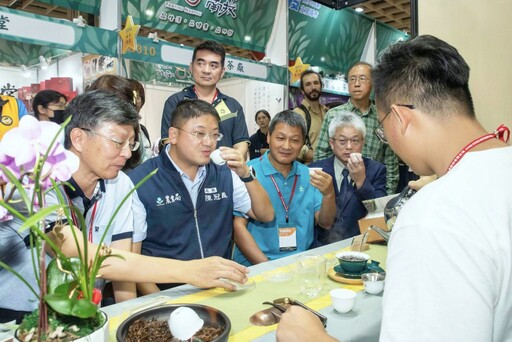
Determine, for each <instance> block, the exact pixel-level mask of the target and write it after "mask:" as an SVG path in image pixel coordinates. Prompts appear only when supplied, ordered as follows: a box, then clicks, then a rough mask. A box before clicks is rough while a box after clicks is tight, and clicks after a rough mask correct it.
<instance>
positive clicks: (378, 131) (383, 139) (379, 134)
mask: <svg viewBox="0 0 512 342" xmlns="http://www.w3.org/2000/svg"><path fill="white" fill-rule="evenodd" d="M396 106H400V107H406V108H409V109H415V108H416V106H415V105H410V104H396ZM392 111H393V109H392V108H391V107H390V108H389V110H388V112H387V113H386V115H384V117H383V118H382V120H380V121H379V124H378V125H377V128H375V130H374V131H373V134H375V136H376V137H377V138H379V140H380V141H381V142H383V143H384V144H387V143H388V140H387V139H386V135H385V134H384V127H382V123H383V122H384V120H386V118H387V117H388V115H389V113H391V112H392Z"/></svg>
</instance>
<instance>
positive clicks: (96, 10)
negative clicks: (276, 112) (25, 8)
mask: <svg viewBox="0 0 512 342" xmlns="http://www.w3.org/2000/svg"><path fill="white" fill-rule="evenodd" d="M39 1H40V2H45V3H47V4H51V5H55V6H61V7H65V8H71V9H74V10H77V11H80V12H85V13H90V14H94V15H99V14H100V6H101V0H39ZM104 1H116V0H104Z"/></svg>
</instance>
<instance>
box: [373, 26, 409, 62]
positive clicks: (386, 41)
mask: <svg viewBox="0 0 512 342" xmlns="http://www.w3.org/2000/svg"><path fill="white" fill-rule="evenodd" d="M376 35H377V57H378V56H379V55H380V53H381V52H382V51H384V50H385V49H386V48H387V47H388V46H389V45H392V44H395V43H396V42H399V41H403V40H407V39H409V36H408V35H407V34H405V33H403V32H402V31H399V30H397V29H394V28H392V27H389V26H388V25H385V24H382V23H379V22H377V34H376Z"/></svg>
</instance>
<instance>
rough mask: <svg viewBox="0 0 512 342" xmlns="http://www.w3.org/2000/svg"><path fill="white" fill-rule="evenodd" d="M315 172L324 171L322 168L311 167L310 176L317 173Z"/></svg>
mask: <svg viewBox="0 0 512 342" xmlns="http://www.w3.org/2000/svg"><path fill="white" fill-rule="evenodd" d="M315 170H318V171H322V168H321V167H310V168H309V175H310V176H312V175H313V174H314V173H315Z"/></svg>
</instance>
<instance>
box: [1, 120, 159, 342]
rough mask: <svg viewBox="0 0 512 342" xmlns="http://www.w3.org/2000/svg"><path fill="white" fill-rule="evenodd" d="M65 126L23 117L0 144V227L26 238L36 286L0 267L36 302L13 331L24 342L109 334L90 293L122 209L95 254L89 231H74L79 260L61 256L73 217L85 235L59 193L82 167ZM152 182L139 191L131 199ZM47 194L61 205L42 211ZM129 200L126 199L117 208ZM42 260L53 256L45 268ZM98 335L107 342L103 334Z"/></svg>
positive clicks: (108, 253)
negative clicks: (50, 222) (14, 225)
mask: <svg viewBox="0 0 512 342" xmlns="http://www.w3.org/2000/svg"><path fill="white" fill-rule="evenodd" d="M70 119H71V118H68V120H66V122H65V123H64V124H63V125H62V126H59V125H57V124H55V123H53V122H47V121H38V120H37V119H35V118H33V117H31V116H24V117H23V118H22V119H21V120H20V123H19V126H18V127H16V128H13V129H11V130H10V131H8V132H7V133H6V134H5V135H4V137H3V139H2V140H1V141H0V182H1V183H2V184H3V186H2V193H1V199H0V221H6V220H13V219H17V220H19V221H21V222H22V224H21V227H20V228H19V231H18V233H20V234H23V233H25V234H26V235H28V236H29V240H30V253H31V259H32V264H33V266H34V274H35V277H36V280H37V284H38V288H37V289H36V288H33V286H31V285H30V284H29V282H28V281H27V280H26V279H24V278H23V277H22V276H21V275H20V274H19V273H17V272H16V271H15V270H14V269H13V268H11V267H10V266H9V265H7V264H6V263H4V262H2V261H1V260H0V267H3V268H5V269H6V270H8V271H10V272H12V273H14V274H15V275H16V276H17V277H18V278H19V279H20V280H21V281H22V282H23V283H24V284H26V285H27V286H29V288H30V290H31V291H32V292H33V293H34V294H35V295H36V297H38V298H39V305H38V309H37V310H36V311H34V312H33V313H32V314H29V315H27V316H25V319H24V321H23V322H22V323H21V325H20V327H19V329H18V331H17V334H16V335H17V338H18V339H20V340H22V341H31V340H38V341H42V340H52V339H53V340H58V341H66V340H74V339H78V338H80V337H82V336H84V335H88V334H90V333H91V332H93V331H94V330H97V329H98V328H99V327H101V326H103V327H105V326H106V328H105V331H107V330H108V325H106V324H105V323H106V320H107V319H106V315H104V314H103V313H102V312H101V311H100V310H99V308H98V304H99V302H100V300H101V292H100V291H99V290H98V289H96V288H95V287H94V285H95V281H96V278H97V277H98V273H99V271H100V268H101V265H102V263H103V262H104V261H105V259H107V258H109V257H116V256H115V255H113V254H111V251H110V248H109V247H107V246H106V245H104V244H102V242H103V240H104V238H105V236H106V233H107V231H108V230H109V227H110V224H111V222H112V221H113V219H114V217H115V214H116V213H117V212H118V210H119V209H120V208H117V210H116V211H115V213H114V215H113V217H112V218H111V221H110V222H109V224H108V225H107V229H106V230H105V232H104V234H103V236H102V238H101V242H100V244H99V245H100V247H99V248H97V249H96V250H95V251H89V250H88V248H87V246H88V243H87V242H88V240H87V236H86V230H85V229H82V236H80V234H79V233H76V232H75V229H71V232H72V233H73V239H74V243H75V244H76V248H77V252H78V253H77V254H78V258H70V257H68V256H66V255H65V254H64V253H63V252H62V250H61V248H60V247H61V243H62V242H63V235H62V233H61V232H62V229H66V224H67V223H65V222H74V221H73V219H72V216H73V218H75V220H76V219H78V220H77V221H78V222H79V225H80V226H81V227H85V220H84V217H83V215H82V213H81V212H80V211H79V210H78V209H77V208H76V207H74V206H73V205H72V203H68V201H66V199H65V197H64V195H63V193H62V186H63V185H64V183H65V182H66V181H67V180H68V179H70V178H71V176H72V174H73V173H74V172H75V171H76V170H77V169H78V166H79V159H78V157H77V156H76V155H75V154H74V153H72V152H69V151H67V150H66V149H65V148H64V146H63V143H62V142H63V141H64V139H63V130H64V127H65V125H66V124H67V123H68V122H69V121H70ZM152 174H153V173H152ZM152 174H150V175H148V176H147V177H146V178H145V179H143V180H142V181H141V182H140V183H139V184H137V186H135V187H134V189H132V192H133V191H134V190H135V189H137V188H138V186H139V185H140V184H142V183H143V182H144V181H145V180H146V179H147V178H149V177H150V176H151V175H152ZM68 186H70V185H69V184H68ZM49 192H53V194H55V196H56V197H57V199H58V203H55V204H48V203H46V199H47V195H48V193H49ZM130 195H131V192H130V193H128V194H127V195H126V196H125V198H124V200H123V201H122V203H124V202H125V201H126V200H127V199H128V197H129V196H130ZM122 203H121V205H122ZM52 215H53V216H54V218H55V217H56V218H57V219H56V221H57V223H56V225H55V226H54V228H53V230H52V232H51V233H45V219H46V218H47V217H48V216H52ZM75 222H76V221H75ZM67 228H69V227H67ZM27 233H28V234H27ZM47 252H49V253H50V254H52V255H53V259H52V260H51V261H50V262H49V263H48V265H46V264H47ZM90 253H92V254H91V255H93V257H92V258H91V256H90V255H89V254H90ZM91 260H92V261H91ZM103 335H104V336H105V337H106V336H108V334H106V333H103ZM95 340H96V339H95Z"/></svg>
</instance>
